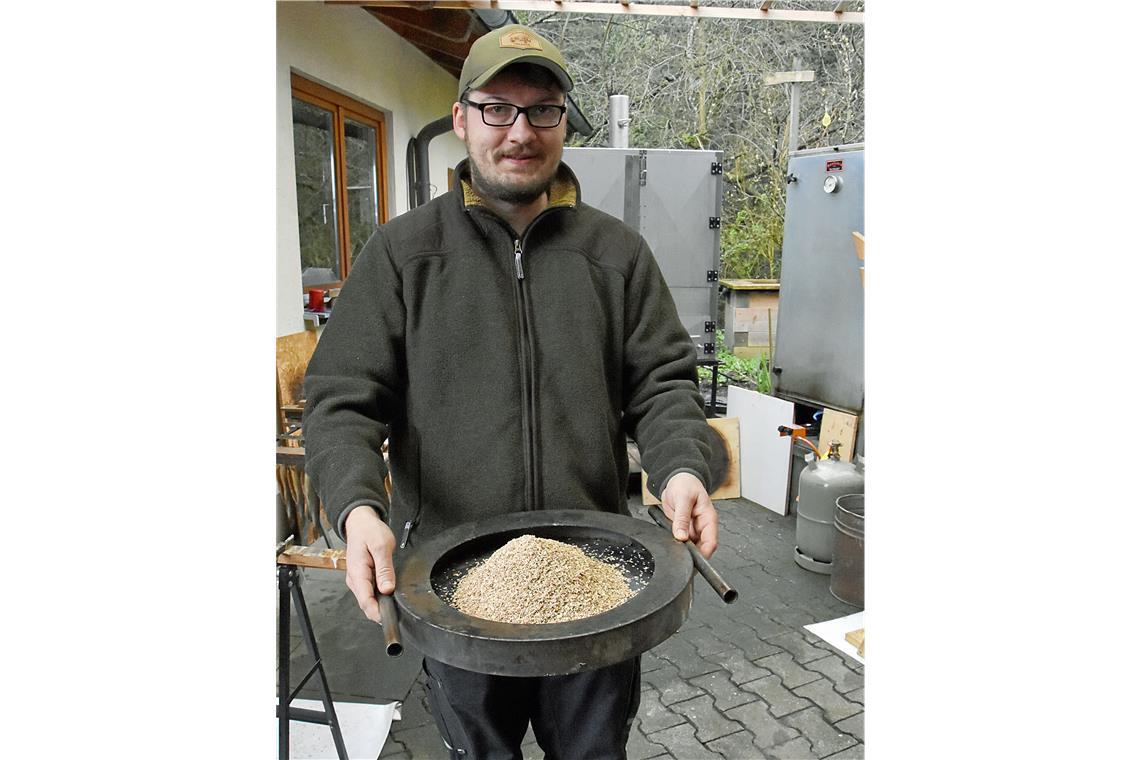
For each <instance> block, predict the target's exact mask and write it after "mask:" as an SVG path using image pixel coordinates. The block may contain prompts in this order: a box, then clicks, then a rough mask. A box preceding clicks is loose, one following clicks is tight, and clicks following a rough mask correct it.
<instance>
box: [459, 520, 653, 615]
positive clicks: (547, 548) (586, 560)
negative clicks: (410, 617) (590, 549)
mask: <svg viewBox="0 0 1140 760" xmlns="http://www.w3.org/2000/svg"><path fill="white" fill-rule="evenodd" d="M632 596H633V592H632V591H631V590H630V588H629V584H628V583H626V580H625V578H624V577H623V576H622V574H621V572H620V571H619V570H618V569H617V568H616V567H614V566H612V565H608V564H606V563H605V562H602V561H601V560H597V559H594V558H592V557H589V556H587V555H586V553H585V552H583V551H582V550H581V549H580V548H578V547H577V546H572V545H570V544H565V543H562V542H561V541H554V540H552V539H549V538H536V537H535V536H532V535H525V536H519V537H518V538H516V539H513V540H511V541H508V542H507V543H506V544H504V545H503V546H502V547H501V548H500V549H499V550H498V551H496V552H495V553H493V554H492V555H491V556H490V557H488V558H487V559H486V560H484V561H483V562H482V563H481V564H479V565H477V566H475V567H473V568H471V570H469V571H468V572H467V574H466V575H464V576H463V578H461V579H460V580H459V584H458V585H457V586H456V588H455V595H454V597H453V598H452V600H451V603H452V605H453V606H455V607H456V608H457V609H458V610H459V611H460V612H465V613H467V614H468V615H471V616H473V617H478V618H483V619H484V620H497V621H499V622H502V623H524V624H530V623H564V622H566V621H568V620H579V619H581V618H585V617H590V616H591V615H598V614H600V613H603V612H605V611H607V610H611V609H613V608H614V607H617V606H618V605H619V604H621V603H622V602H624V601H626V600H627V599H629V598H630V597H632Z"/></svg>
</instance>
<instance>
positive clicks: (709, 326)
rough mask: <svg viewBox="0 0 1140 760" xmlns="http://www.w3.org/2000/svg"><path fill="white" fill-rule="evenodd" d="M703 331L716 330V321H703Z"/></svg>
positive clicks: (712, 331)
mask: <svg viewBox="0 0 1140 760" xmlns="http://www.w3.org/2000/svg"><path fill="white" fill-rule="evenodd" d="M705 332H707V333H714V332H716V322H705Z"/></svg>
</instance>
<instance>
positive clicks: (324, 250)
mask: <svg viewBox="0 0 1140 760" xmlns="http://www.w3.org/2000/svg"><path fill="white" fill-rule="evenodd" d="M293 150H294V159H295V162H296V168H297V218H298V220H299V224H300V233H301V284H302V285H303V286H306V287H307V286H310V285H320V284H322V283H326V282H335V281H336V280H339V279H340V278H341V275H340V256H339V253H338V248H337V239H338V237H337V218H336V214H337V211H336V170H335V168H334V167H335V154H334V144H333V114H332V112H331V111H327V110H325V109H323V108H320V107H318V106H315V105H313V104H311V103H306V102H305V101H303V100H298V99H297V98H293Z"/></svg>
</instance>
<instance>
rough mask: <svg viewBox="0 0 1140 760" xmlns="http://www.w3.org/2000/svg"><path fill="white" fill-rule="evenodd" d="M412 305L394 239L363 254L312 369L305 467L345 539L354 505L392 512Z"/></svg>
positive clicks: (371, 244) (378, 237)
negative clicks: (391, 461)
mask: <svg viewBox="0 0 1140 760" xmlns="http://www.w3.org/2000/svg"><path fill="white" fill-rule="evenodd" d="M404 324H405V311H404V303H403V296H402V292H401V284H400V278H399V274H398V273H397V271H396V267H395V265H394V264H393V262H392V258H391V252H390V250H389V246H388V242H387V240H386V239H385V237H384V234H383V232H382V231H377V232H376V233H374V234H373V235H372V237H371V238H370V239H369V241H368V243H367V244H365V246H364V248H363V249H362V251H361V252H360V255H359V256H357V259H356V262H355V263H354V265H353V268H352V272H351V273H350V274H349V276H348V278H347V280H345V283H344V287H343V288H342V289H341V293H340V296H339V297H338V298H337V300H336V304H335V306H334V309H333V313H332V315H331V316H330V317H329V321H328V323H327V324H326V325H325V328H324V332H323V333H322V335H321V338H320V341H318V343H317V348H316V350H315V351H314V353H313V357H312V359H311V360H310V362H309V367H308V371H307V372H306V373H305V412H304V416H303V418H302V423H301V424H302V429H303V430H304V435H305V471H306V472H307V473H308V474H309V476H310V477H311V478H313V479H314V481H315V483H316V487H317V492H318V494H319V495H320V498H321V501H322V502H323V503H324V505H325V511H326V512H327V513H328V515H329V519H330V520H331V521H332V523H333V524H334V525H335V527H336V532H337V534H338V535H339V536H340V537H341V538H342V539H343V538H344V537H345V536H344V521H345V519H346V518H347V517H348V513H349V511H351V509H352V508H354V507H357V506H360V505H362V504H368V505H371V506H372V507H373V508H375V509H376V510H377V511H378V512H379V513H380V515H381V517H382V518H383V519H384V520H387V519H388V506H389V505H388V496H387V493H386V492H385V491H384V476H385V475H386V474H387V466H386V465H385V463H384V458H383V455H382V453H381V445H382V444H383V442H384V439H385V438H387V437H388V429H389V425H390V424H391V422H392V420H393V418H394V417H395V416H396V415H399V414H402V413H403V409H404V388H405V385H406V383H405V380H406V368H405V362H404Z"/></svg>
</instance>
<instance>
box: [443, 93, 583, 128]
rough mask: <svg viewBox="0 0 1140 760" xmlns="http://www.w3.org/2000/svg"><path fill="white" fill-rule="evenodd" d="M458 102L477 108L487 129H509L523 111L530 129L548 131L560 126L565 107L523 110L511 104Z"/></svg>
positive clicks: (530, 107)
mask: <svg viewBox="0 0 1140 760" xmlns="http://www.w3.org/2000/svg"><path fill="white" fill-rule="evenodd" d="M460 102H461V103H466V104H467V105H469V106H475V107H476V108H478V109H479V111H480V112H481V113H482V114H483V123H484V124H486V125H487V126H488V127H509V126H511V125H512V124H514V123H515V122H516V121H517V120H518V118H519V114H520V113H523V112H524V111H525V112H526V120H527V122H528V123H530V125H531V126H532V127H535V128H537V129H550V128H551V127H557V126H558V125H559V124H561V123H562V114H564V113H566V106H554V105H548V104H545V103H540V104H539V105H536V106H527V107H526V108H523V107H522V106H516V105H514V104H513V103H476V102H475V101H473V100H467V99H466V98H464V99H463V100H461V101H460Z"/></svg>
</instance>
